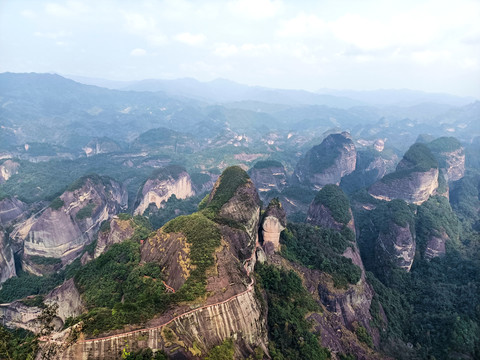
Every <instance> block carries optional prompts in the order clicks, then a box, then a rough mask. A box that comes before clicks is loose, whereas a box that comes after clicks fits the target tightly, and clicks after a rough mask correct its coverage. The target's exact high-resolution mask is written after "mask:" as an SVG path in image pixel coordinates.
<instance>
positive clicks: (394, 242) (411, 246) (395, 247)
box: [375, 222, 416, 272]
mask: <svg viewBox="0 0 480 360" xmlns="http://www.w3.org/2000/svg"><path fill="white" fill-rule="evenodd" d="M415 249H416V242H415V237H414V235H412V230H411V229H410V225H409V224H406V225H405V226H404V227H402V226H399V225H397V224H395V223H394V222H391V223H390V225H389V227H388V231H387V232H380V234H379V236H378V239H377V243H376V247H375V252H376V257H377V259H378V260H379V261H385V260H387V261H392V262H393V264H394V265H396V266H398V267H400V268H402V269H404V270H406V271H407V272H408V271H410V268H411V267H412V264H413V259H414V257H415Z"/></svg>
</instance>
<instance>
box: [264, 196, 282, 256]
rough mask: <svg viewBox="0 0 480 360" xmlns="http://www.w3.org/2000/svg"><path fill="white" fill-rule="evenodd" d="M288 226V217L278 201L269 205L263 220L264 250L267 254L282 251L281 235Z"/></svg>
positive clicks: (275, 200) (274, 200) (273, 201)
mask: <svg viewBox="0 0 480 360" xmlns="http://www.w3.org/2000/svg"><path fill="white" fill-rule="evenodd" d="M286 226H287V215H286V213H285V210H284V209H283V207H282V204H281V203H280V201H278V199H273V200H272V201H270V203H269V204H268V207H267V209H266V210H265V214H264V215H263V219H262V237H263V248H264V249H265V253H266V254H272V253H274V252H276V251H279V250H280V233H281V232H282V231H283V230H284V229H285V227H286Z"/></svg>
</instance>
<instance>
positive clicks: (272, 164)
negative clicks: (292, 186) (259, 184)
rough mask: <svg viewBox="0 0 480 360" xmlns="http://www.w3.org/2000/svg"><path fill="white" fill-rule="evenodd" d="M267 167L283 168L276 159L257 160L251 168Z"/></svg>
mask: <svg viewBox="0 0 480 360" xmlns="http://www.w3.org/2000/svg"><path fill="white" fill-rule="evenodd" d="M269 167H279V168H283V165H282V163H281V162H280V161H276V160H263V161H257V162H256V163H255V165H253V168H254V169H257V170H259V169H266V168H269Z"/></svg>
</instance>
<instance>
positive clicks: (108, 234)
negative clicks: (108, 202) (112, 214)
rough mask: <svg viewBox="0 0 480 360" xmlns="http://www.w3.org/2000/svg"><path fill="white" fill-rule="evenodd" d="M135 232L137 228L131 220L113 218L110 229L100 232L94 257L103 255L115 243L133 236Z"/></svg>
mask: <svg viewBox="0 0 480 360" xmlns="http://www.w3.org/2000/svg"><path fill="white" fill-rule="evenodd" d="M134 232H135V229H134V228H133V226H132V222H131V220H120V219H119V218H113V219H112V220H111V221H110V230H108V231H105V232H99V233H98V239H97V245H96V247H95V253H94V258H97V257H99V256H100V255H102V254H103V253H104V252H106V251H107V250H108V249H109V248H110V246H112V245H113V244H118V243H121V242H122V241H124V240H126V239H129V238H131V237H132V236H133V234H134Z"/></svg>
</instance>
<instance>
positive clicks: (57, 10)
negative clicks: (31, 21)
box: [45, 1, 89, 17]
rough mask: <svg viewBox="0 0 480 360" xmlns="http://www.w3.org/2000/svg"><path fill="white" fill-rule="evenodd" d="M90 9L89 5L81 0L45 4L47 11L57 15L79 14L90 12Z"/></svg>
mask: <svg viewBox="0 0 480 360" xmlns="http://www.w3.org/2000/svg"><path fill="white" fill-rule="evenodd" d="M88 10H89V8H88V6H87V5H85V3H84V2H80V1H66V2H65V3H64V4H57V3H48V4H46V5H45V11H46V13H47V14H49V15H53V16H56V17H70V16H78V15H81V14H84V13H86V12H88Z"/></svg>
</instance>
